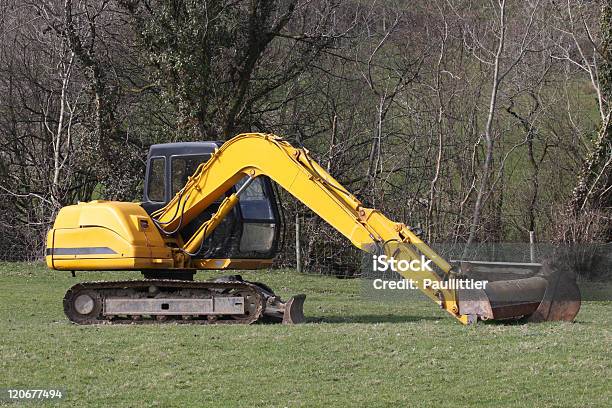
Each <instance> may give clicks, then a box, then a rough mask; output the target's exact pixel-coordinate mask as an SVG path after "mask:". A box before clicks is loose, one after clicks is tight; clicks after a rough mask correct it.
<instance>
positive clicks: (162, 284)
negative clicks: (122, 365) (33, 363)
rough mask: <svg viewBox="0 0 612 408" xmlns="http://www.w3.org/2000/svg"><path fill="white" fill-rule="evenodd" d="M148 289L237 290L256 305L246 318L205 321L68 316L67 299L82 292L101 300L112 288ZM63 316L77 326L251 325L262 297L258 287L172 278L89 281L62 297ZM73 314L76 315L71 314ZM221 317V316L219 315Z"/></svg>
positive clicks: (260, 312) (261, 306)
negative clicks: (95, 295)
mask: <svg viewBox="0 0 612 408" xmlns="http://www.w3.org/2000/svg"><path fill="white" fill-rule="evenodd" d="M149 286H157V287H158V288H166V289H206V290H228V289H237V290H240V291H241V292H245V291H249V292H251V295H252V296H253V299H254V300H255V301H256V302H257V310H256V313H254V314H253V315H252V316H251V317H250V318H249V319H245V318H240V319H231V318H230V319H226V320H225V319H220V318H218V319H215V320H212V321H211V320H208V319H206V318H204V319H190V320H183V319H176V316H170V315H168V317H170V318H169V319H167V320H157V319H155V318H152V319H140V320H132V319H113V320H109V319H106V318H105V317H104V315H103V314H102V308H101V309H100V314H99V315H98V316H92V317H90V318H87V319H83V318H80V319H79V321H75V320H74V319H73V317H72V316H71V314H72V313H73V312H72V308H71V307H70V299H71V298H75V297H76V296H78V293H79V292H81V291H93V292H97V293H98V294H99V296H100V297H101V298H102V299H104V293H103V292H104V291H106V290H115V289H147V288H148V287H149ZM63 304H64V313H65V314H66V317H68V319H69V320H70V321H72V322H73V323H76V324H82V325H87V324H165V323H173V324H176V323H178V324H251V323H255V322H256V321H257V320H259V319H260V318H261V317H262V315H263V311H264V298H263V296H262V294H261V293H260V292H259V290H258V287H257V286H256V285H253V284H252V283H248V282H206V281H184V280H172V279H151V280H128V281H90V282H80V283H77V284H76V285H73V286H72V287H71V288H70V289H68V291H67V292H66V294H65V295H64V301H63ZM74 313H76V312H74ZM219 317H223V316H219Z"/></svg>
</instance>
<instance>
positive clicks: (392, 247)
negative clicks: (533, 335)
mask: <svg viewBox="0 0 612 408" xmlns="http://www.w3.org/2000/svg"><path fill="white" fill-rule="evenodd" d="M260 176H267V177H269V178H270V179H272V180H273V181H275V182H276V183H277V184H278V185H279V186H281V187H282V188H284V189H285V190H286V191H288V192H289V193H291V194H292V195H293V196H294V197H295V198H297V199H298V200H300V201H301V202H302V203H304V204H305V205H306V206H307V207H309V208H310V209H311V210H312V211H313V212H314V213H316V214H317V215H319V216H320V217H321V218H323V219H324V220H325V221H326V222H327V223H329V224H330V225H331V226H332V227H334V228H335V229H336V230H337V231H339V232H340V233H341V234H343V235H344V236H345V237H346V238H348V239H349V240H350V242H351V243H352V244H353V245H354V246H356V247H357V248H359V249H361V250H364V251H366V252H369V253H372V254H374V255H386V256H388V257H392V258H394V259H396V260H399V261H414V260H419V259H426V260H428V262H429V263H431V264H433V268H425V267H422V268H416V269H411V270H410V271H402V272H400V273H401V274H402V275H403V276H404V277H405V278H407V279H410V280H411V281H412V282H414V283H415V284H416V285H417V286H418V288H419V289H420V290H421V291H422V292H423V293H425V295H426V296H427V297H429V298H430V299H432V300H433V301H434V302H436V303H437V304H438V305H439V306H440V307H441V308H443V309H444V310H446V311H447V312H448V313H449V314H451V315H452V316H453V317H455V318H456V319H458V320H459V321H460V322H462V323H464V324H467V323H473V322H475V321H477V320H478V319H479V318H480V319H482V320H485V319H496V318H499V319H507V318H518V317H521V316H531V315H538V314H539V315H542V313H541V312H539V313H536V312H538V308H540V307H541V306H542V305H541V304H542V303H543V302H542V300H543V299H544V298H545V297H547V299H548V300H549V302H548V309H550V307H551V306H550V305H553V306H552V307H553V309H554V308H555V307H561V306H558V305H560V304H563V305H565V306H563V307H565V309H564V310H565V311H564V313H547V314H546V316H547V317H546V318H543V319H542V320H547V319H549V317H548V316H560V315H561V316H563V317H562V319H563V320H571V319H573V317H574V316H575V314H576V313H577V311H578V308H579V305H580V303H579V299H578V300H577V301H576V299H573V302H558V301H557V299H556V298H555V296H554V293H552V292H553V291H552V289H551V287H550V278H549V277H548V275H547V276H539V277H534V278H531V280H519V281H505V282H494V283H492V284H491V285H492V289H489V291H487V290H480V291H476V292H473V291H472V292H466V291H463V290H458V289H454V288H452V285H442V284H440V285H431V284H425V283H426V282H429V283H431V282H438V283H443V282H447V281H449V280H453V279H455V278H456V277H457V276H458V273H459V272H460V271H456V270H455V269H454V268H453V266H452V265H451V264H449V263H448V262H447V261H446V260H444V259H443V258H442V257H441V256H439V255H438V254H437V253H436V252H435V251H434V250H433V249H431V248H430V247H429V246H428V245H427V244H425V243H424V242H423V241H422V240H421V239H420V238H419V237H418V236H417V235H416V234H415V233H413V231H411V230H410V228H408V227H407V226H406V225H404V224H402V223H398V222H394V221H391V220H389V219H388V218H387V217H385V216H384V215H383V214H381V213H380V212H379V211H378V210H376V209H372V208H366V207H364V206H363V204H362V203H361V202H360V201H359V200H358V199H357V198H356V197H355V196H353V195H352V194H351V193H350V192H349V191H347V190H346V189H345V188H344V187H343V186H342V185H341V184H340V183H339V182H338V181H336V180H335V179H334V178H333V177H332V176H331V175H330V174H329V173H328V172H327V171H325V170H324V169H323V168H322V167H321V166H319V165H318V164H317V163H316V162H315V161H314V160H313V159H312V158H311V157H310V155H309V153H308V152H307V151H306V150H305V149H301V148H296V147H293V146H292V145H290V144H289V143H288V142H287V141H285V140H283V139H282V138H279V137H277V136H274V135H269V134H259V133H249V134H241V135H238V136H236V137H234V138H233V139H231V140H229V141H228V142H226V143H225V144H223V146H221V148H219V149H218V150H216V151H215V152H214V153H213V154H212V155H211V157H210V158H209V159H208V160H207V161H206V162H205V163H202V164H201V165H200V166H199V167H198V168H197V170H196V171H195V173H194V174H193V175H192V176H191V177H189V179H188V181H187V183H186V184H185V186H184V187H183V188H182V189H181V190H180V191H179V192H178V193H177V194H176V195H175V196H174V197H173V198H172V199H171V200H170V201H169V202H168V204H167V205H165V206H164V207H162V208H161V209H159V210H157V211H155V212H153V213H152V214H151V215H150V216H149V215H148V214H147V213H146V212H145V211H144V210H142V208H141V207H139V205H138V204H137V203H113V202H92V203H87V204H81V205H78V206H70V207H66V208H64V209H62V211H61V212H60V214H59V215H58V218H57V220H56V223H55V226H54V229H53V230H51V231H50V232H49V237H48V255H47V263H48V265H49V266H50V267H51V268H55V269H69V270H80V269H118V268H121V269H156V268H158V269H168V270H184V269H201V268H204V267H210V264H208V263H207V262H208V261H207V259H202V258H198V256H199V255H201V252H202V248H203V244H204V242H205V240H206V238H207V237H209V236H210V234H211V233H212V232H213V231H214V230H215V229H216V228H217V227H218V226H219V225H220V223H221V222H222V220H223V219H224V218H225V217H226V216H227V214H228V213H229V212H230V211H231V210H232V208H234V207H235V206H236V205H237V203H238V202H239V200H240V195H241V193H242V192H243V191H244V189H245V188H246V186H248V185H249V183H250V182H251V181H252V180H255V179H256V178H257V177H260ZM241 180H246V181H245V182H244V184H243V185H242V187H241V188H240V189H238V191H236V192H235V193H233V194H231V195H229V196H226V197H225V198H224V199H223V201H222V202H221V204H220V205H219V207H218V210H217V211H216V213H214V214H213V215H212V217H211V218H210V219H209V220H208V221H206V222H204V223H202V224H201V225H200V227H199V228H198V229H197V230H196V231H195V233H193V235H191V236H190V237H189V238H188V239H187V240H185V242H184V241H183V239H182V238H181V236H178V235H177V231H180V230H181V228H182V227H183V226H185V225H188V224H190V223H192V222H194V220H196V219H197V217H198V216H200V215H201V214H202V213H203V212H204V211H205V210H206V209H207V208H209V207H210V206H211V205H212V204H213V203H215V202H218V200H219V199H221V198H223V197H224V195H225V194H226V192H227V191H228V190H230V189H231V188H232V187H233V186H234V185H237V184H238V183H239V182H241ZM94 213H98V215H94ZM101 219H106V221H103V222H102V221H101ZM83 220H86V221H85V223H84V222H83ZM87 220H89V221H87ZM88 222H89V223H88ZM84 225H86V226H87V228H90V229H91V228H94V229H96V230H95V231H91V232H92V233H93V232H95V233H99V234H102V235H101V237H100V238H98V237H97V236H94V235H87V234H85V233H84V232H83V231H78V230H76V229H75V228H76V227H79V228H80V229H81V230H82V229H83V228H82V227H83V226H84ZM75 239H81V240H82V241H83V240H85V241H86V242H87V245H91V247H95V248H108V251H106V250H104V251H101V250H100V251H98V253H97V254H96V255H95V256H91V254H89V256H79V254H76V255H74V254H73V255H74V256H62V251H58V249H60V248H63V247H64V246H69V245H66V244H65V243H66V242H72V243H74V240H75ZM77 252H78V251H77ZM218 266H219V267H222V266H223V265H218ZM564 279H565V278H564ZM555 282H556V284H558V283H559V281H558V280H557V281H555ZM562 284H563V285H565V286H567V285H571V284H572V283H571V282H569V281H568V279H565V280H564V281H563V282H562ZM574 286H575V283H574ZM517 292H523V293H529V294H530V297H529V299H524V298H521V296H518V295H519V294H518V293H517ZM502 295H503V297H504V298H503V299H498V298H496V297H495V296H502ZM515 299H519V300H518V301H515ZM301 300H302V301H303V299H301ZM568 305H569V306H568Z"/></svg>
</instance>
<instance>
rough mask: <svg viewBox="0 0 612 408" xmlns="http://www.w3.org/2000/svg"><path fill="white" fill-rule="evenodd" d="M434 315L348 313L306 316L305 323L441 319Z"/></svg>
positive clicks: (403, 321) (402, 321)
mask: <svg viewBox="0 0 612 408" xmlns="http://www.w3.org/2000/svg"><path fill="white" fill-rule="evenodd" d="M442 319H443V318H442V317H435V316H406V315H393V314H384V315H373V314H366V315H350V316H307V317H306V323H409V322H422V321H436V320H442Z"/></svg>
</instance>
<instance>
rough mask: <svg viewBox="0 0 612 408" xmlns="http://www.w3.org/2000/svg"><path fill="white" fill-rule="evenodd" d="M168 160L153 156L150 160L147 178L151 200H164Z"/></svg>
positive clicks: (148, 194)
mask: <svg viewBox="0 0 612 408" xmlns="http://www.w3.org/2000/svg"><path fill="white" fill-rule="evenodd" d="M165 169H166V160H165V159H164V158H163V157H153V158H152V159H151V160H150V161H149V180H147V185H148V188H147V197H148V198H149V201H155V202H163V201H164V198H165V197H164V195H165V191H166V177H165Z"/></svg>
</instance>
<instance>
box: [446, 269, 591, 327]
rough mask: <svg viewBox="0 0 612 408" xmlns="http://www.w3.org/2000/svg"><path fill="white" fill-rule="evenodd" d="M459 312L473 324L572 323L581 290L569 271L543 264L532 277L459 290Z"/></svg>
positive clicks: (577, 307)
mask: <svg viewBox="0 0 612 408" xmlns="http://www.w3.org/2000/svg"><path fill="white" fill-rule="evenodd" d="M457 298H458V305H459V312H460V313H461V314H463V315H468V317H469V319H470V322H471V323H474V322H476V321H477V320H478V319H480V320H518V319H524V320H526V321H529V322H543V321H572V320H573V319H574V317H576V315H577V314H578V311H579V310H580V290H579V289H578V285H577V284H576V277H575V274H573V273H572V272H571V271H570V270H568V269H567V268H564V267H562V266H560V265H559V264H553V263H551V262H545V263H543V265H542V267H541V269H540V271H539V272H538V273H537V274H535V275H534V276H532V277H529V278H524V279H513V280H499V281H491V282H488V284H487V285H486V287H485V289H459V290H457Z"/></svg>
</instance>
